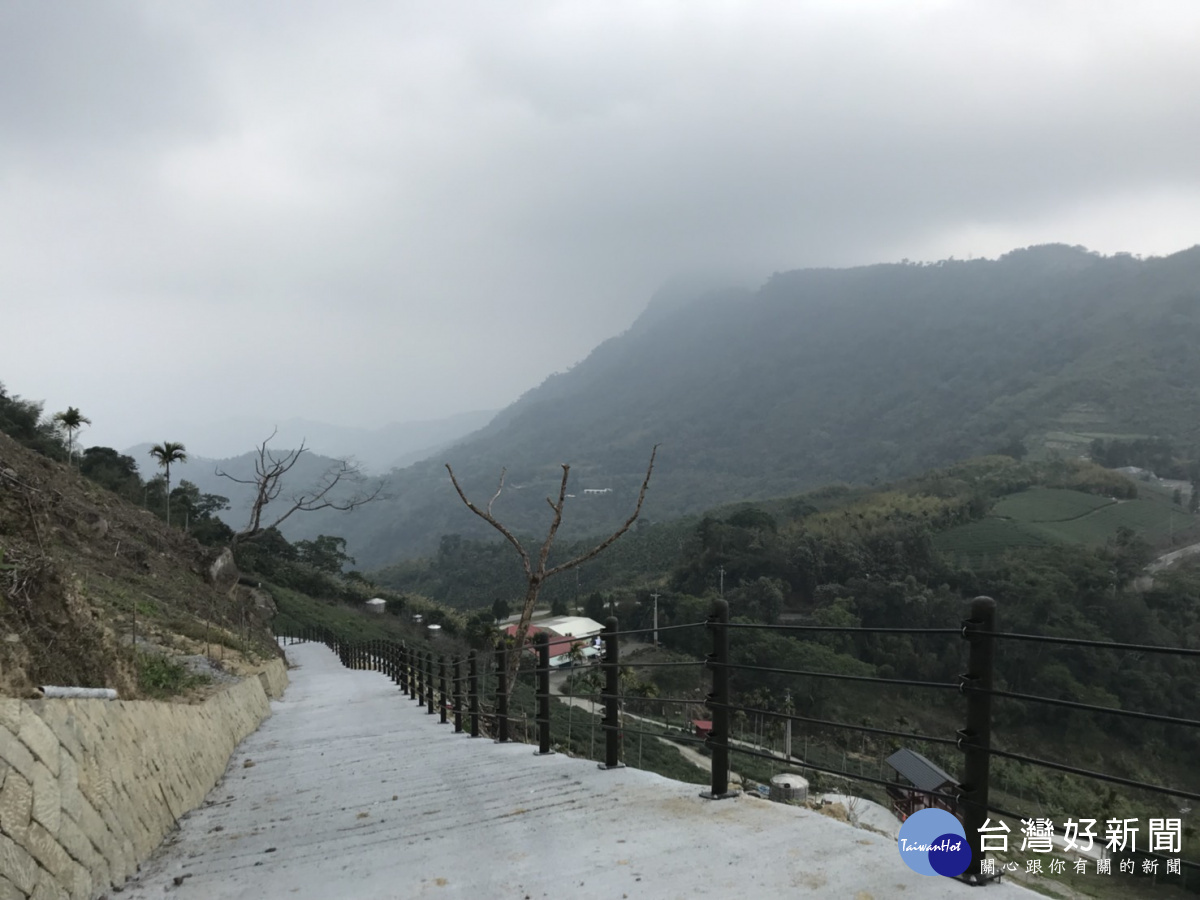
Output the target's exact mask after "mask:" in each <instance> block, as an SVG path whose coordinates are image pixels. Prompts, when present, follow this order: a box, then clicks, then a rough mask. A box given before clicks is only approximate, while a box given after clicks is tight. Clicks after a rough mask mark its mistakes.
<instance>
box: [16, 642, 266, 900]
mask: <svg viewBox="0 0 1200 900" xmlns="http://www.w3.org/2000/svg"><path fill="white" fill-rule="evenodd" d="M286 686H287V668H286V666H285V665H284V663H283V661H282V660H274V661H272V662H271V663H270V664H269V665H268V666H267V668H266V670H265V671H263V672H262V673H261V674H260V675H259V676H258V677H257V678H253V677H252V678H245V679H243V680H242V681H239V682H238V683H237V684H233V685H230V686H229V687H227V688H225V689H224V690H222V691H221V692H220V693H218V694H215V695H214V696H212V697H210V698H209V699H208V700H206V701H205V702H204V703H202V704H197V705H195V706H186V705H183V704H176V703H156V702H150V701H120V700H117V701H105V700H3V699H0V785H2V786H0V900H25V898H29V897H31V898H34V900H43V898H47V900H49V898H65V897H70V898H71V900H88V898H91V897H93V896H95V895H97V894H99V893H101V892H103V891H107V890H108V889H109V887H110V886H115V887H120V886H121V885H122V884H124V882H125V880H126V879H127V878H128V877H129V876H130V875H132V874H133V873H134V872H136V871H137V867H138V864H139V863H140V862H141V861H143V860H145V859H146V858H147V857H148V856H149V855H150V854H151V853H152V852H153V851H154V849H155V848H156V847H157V846H158V845H159V843H160V842H161V841H162V839H163V837H164V836H166V834H167V832H168V831H170V829H171V827H172V826H173V825H174V824H175V821H176V820H177V819H178V818H179V817H180V816H182V815H183V814H184V813H185V812H187V811H188V810H190V809H193V808H195V807H196V806H198V805H199V804H200V802H201V801H202V800H203V799H204V796H205V795H206V794H207V793H208V792H209V790H211V789H212V787H213V785H215V784H216V783H217V780H218V779H219V778H220V777H221V776H222V775H223V774H224V772H225V767H226V765H227V764H228V763H229V757H230V756H231V755H232V754H233V751H234V749H235V748H236V747H237V745H238V744H239V743H240V742H241V741H242V739H243V738H245V737H246V736H247V735H248V734H250V733H251V732H253V731H254V730H255V729H256V728H257V727H258V725H259V723H260V722H261V721H262V720H263V719H264V718H266V717H267V716H268V715H270V712H271V707H270V702H269V699H268V698H274V697H279V696H280V695H281V694H282V693H283V689H284V688H285V687H286Z"/></svg>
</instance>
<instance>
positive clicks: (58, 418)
mask: <svg viewBox="0 0 1200 900" xmlns="http://www.w3.org/2000/svg"><path fill="white" fill-rule="evenodd" d="M54 421H55V422H57V423H58V424H59V425H60V426H62V429H63V430H64V431H65V432H66V433H67V462H70V461H71V460H72V459H74V458H75V435H76V433H78V431H79V429H80V428H82V427H83V426H84V425H91V424H92V420H91V419H89V418H88V417H87V416H85V415H84V414H83V413H81V412H80V411H79V410H78V409H76V408H75V407H74V406H68V407H67V409H66V411H65V412H57V413H55V414H54Z"/></svg>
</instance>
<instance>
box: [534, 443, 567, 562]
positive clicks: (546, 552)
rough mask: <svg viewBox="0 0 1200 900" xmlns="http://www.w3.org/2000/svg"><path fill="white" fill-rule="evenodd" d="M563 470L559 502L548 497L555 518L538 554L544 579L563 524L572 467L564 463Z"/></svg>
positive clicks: (559, 487)
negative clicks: (551, 549)
mask: <svg viewBox="0 0 1200 900" xmlns="http://www.w3.org/2000/svg"><path fill="white" fill-rule="evenodd" d="M562 470H563V474H562V481H561V482H559V485H558V503H557V504H554V503H550V498H549V497H547V498H546V502H547V503H550V508H551V509H552V510H554V520H553V521H552V522H551V523H550V530H549V531H548V532H547V533H546V540H544V541H543V542H542V551H541V553H539V554H538V574H539V575H541V576H542V579H543V580H545V578H546V560H547V559H548V558H549V556H550V545H551V544H553V543H554V536H555V535H556V534H558V526H559V525H561V524H562V514H563V504H564V503H566V501H567V478H568V477H569V476H570V474H571V467H570V466H568V465H567V464H566V463H563V464H562Z"/></svg>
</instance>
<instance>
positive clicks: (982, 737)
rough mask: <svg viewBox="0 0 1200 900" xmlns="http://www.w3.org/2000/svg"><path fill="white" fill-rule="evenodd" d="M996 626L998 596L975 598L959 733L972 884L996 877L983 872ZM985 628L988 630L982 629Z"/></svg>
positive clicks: (968, 624)
mask: <svg viewBox="0 0 1200 900" xmlns="http://www.w3.org/2000/svg"><path fill="white" fill-rule="evenodd" d="M995 630H996V601H995V600H993V599H992V598H991V597H976V598H975V599H974V600H972V601H971V618H969V619H966V620H964V621H963V638H964V639H966V641H967V642H968V644H969V645H970V650H969V653H968V657H967V673H966V674H965V675H963V676H962V678H961V680H960V683H959V689H960V690H962V691H963V693H965V694H966V695H967V726H966V728H964V729H962V730H961V731H960V732H959V733H958V746H959V749H961V750H962V751H963V757H964V758H963V780H962V784H961V785H960V786H959V802H960V804H961V806H962V823H963V829H964V830H965V831H966V832H967V840H968V841H969V842H970V844H971V851H972V859H971V866H970V868H968V869H967V871H965V872H963V874H962V875H961V876H960V877H961V878H962V880H963V881H966V882H967V883H969V884H982V883H983V882H985V881H988V880H990V878H989V877H986V876H984V874H983V860H984V856H985V854H984V852H983V835H981V834H980V832H979V829H981V828H983V826H984V823H985V822H986V821H987V818H988V789H989V778H990V773H989V769H990V764H991V753H990V752H989V751H990V750H991V746H992V695H991V690H992V664H993V661H994V659H995V650H996V639H995V638H993V637H991V636H990V634H987V633H986V632H995ZM979 632H985V633H984V634H980V633H979Z"/></svg>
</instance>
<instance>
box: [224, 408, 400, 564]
mask: <svg viewBox="0 0 1200 900" xmlns="http://www.w3.org/2000/svg"><path fill="white" fill-rule="evenodd" d="M278 432H279V429H275V431H272V432H271V434H270V436H269V437H268V438H267V439H266V440H265V441H263V442H262V443H261V444H259V445H258V447H257V450H258V458H257V459H256V460H255V461H254V478H253V479H242V478H235V477H234V476H232V475H229V474H228V473H226V472H222V471H220V470H217V474H218V475H222V476H224V477H225V478H228V479H229V480H230V481H235V482H237V483H239V484H252V485H254V487H255V492H254V499H253V501H251V505H250V521H249V523H248V524H247V525H246V527H245V528H243V529H242V530H241V531H239V532H238V533H237V534H235V535H234V536H233V543H234V544H237V543H239V542H241V541H248V540H253V539H254V538H255V537H257V536H258V535H260V534H262V533H263V532H264V531H269V530H270V529H272V528H276V527H278V526H279V525H280V524H282V523H283V522H284V521H285V520H286V519H288V518H290V517H291V516H292V515H294V514H295V513H298V512H313V511H315V510H318V509H336V510H340V511H342V512H349V511H350V510H353V509H357V508H358V507H360V506H362V505H364V504H366V503H370V502H371V501H373V500H376V499H378V498H379V497H380V496H381V495H382V493H383V487H384V486H383V483H382V482H381V483H380V484H379V485H377V486H376V487H375V489H374V490H372V491H370V492H367V491H359V492H357V493H355V494H354V495H353V496H351V497H347V498H343V497H337V496H332V495H331V492H332V491H333V489H334V488H336V487H337V486H338V485H339V484H342V483H356V484H357V483H361V482H362V481H363V480H364V476H363V473H362V470H361V469H360V468H359V466H358V465H357V464H355V463H353V462H351V461H350V460H349V459H342V460H338V462H337V463H335V464H334V465H332V466H330V468H328V469H327V470H326V471H325V472H324V473H323V474H322V475H321V478H320V479H319V480H318V482H317V483H316V485H314V486H313V487H311V488H309V489H307V490H304V491H301V492H299V493H297V494H294V495H293V496H292V497H291V499H290V503H291V505H290V506H288V507H287V509H285V510H284V511H283V512H282V513H280V514H279V515H277V516H275V518H274V521H272V522H271V523H270V524H269V525H264V524H263V514H264V511H265V510H266V508H267V507H268V506H269V505H270V504H271V502H272V501H274V500H277V499H278V498H279V496H280V494H282V493H283V477H284V476H285V475H286V474H287V473H288V472H290V471H291V470H292V468H293V467H294V466H295V465H296V463H297V462H299V461H300V457H301V456H302V455H303V454H304V452H305V450H306V449H307V448H306V447H305V442H304V441H301V442H300V446H299V447H297V448H296V449H294V450H289V451H287V452H286V453H278V454H277V453H273V452H271V450H270V449H269V444H270V441H271V438H273V437H275V435H276V434H278Z"/></svg>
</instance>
